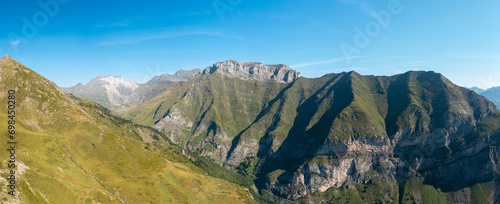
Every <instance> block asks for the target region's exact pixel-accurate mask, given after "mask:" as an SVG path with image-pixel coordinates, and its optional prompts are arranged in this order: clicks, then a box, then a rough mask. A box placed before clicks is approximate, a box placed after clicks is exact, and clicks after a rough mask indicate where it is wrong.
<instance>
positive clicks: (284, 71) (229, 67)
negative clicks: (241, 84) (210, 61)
mask: <svg viewBox="0 0 500 204" xmlns="http://www.w3.org/2000/svg"><path fill="white" fill-rule="evenodd" d="M215 72H217V73H220V74H222V75H224V76H232V77H238V78H240V79H244V80H260V81H268V80H272V81H277V82H282V83H290V82H293V81H295V80H296V79H298V78H299V77H300V73H298V72H296V71H295V70H292V69H290V67H288V66H286V65H282V64H279V65H263V64H262V63H259V62H236V61H234V60H228V61H225V62H218V63H215V64H214V65H212V66H211V67H207V68H206V69H205V70H203V72H202V74H204V75H208V74H212V73H215Z"/></svg>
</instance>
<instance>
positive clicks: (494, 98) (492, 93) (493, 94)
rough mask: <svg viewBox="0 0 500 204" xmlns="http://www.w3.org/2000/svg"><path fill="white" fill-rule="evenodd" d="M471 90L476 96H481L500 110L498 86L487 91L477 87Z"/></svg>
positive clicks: (499, 89)
mask: <svg viewBox="0 0 500 204" xmlns="http://www.w3.org/2000/svg"><path fill="white" fill-rule="evenodd" d="M470 89H471V90H473V91H475V92H476V93H478V94H481V95H483V96H485V97H486V98H488V99H489V100H490V101H491V102H493V103H494V104H495V105H496V106H497V108H500V86H499V87H492V88H489V89H486V90H484V89H480V88H478V87H472V88H470Z"/></svg>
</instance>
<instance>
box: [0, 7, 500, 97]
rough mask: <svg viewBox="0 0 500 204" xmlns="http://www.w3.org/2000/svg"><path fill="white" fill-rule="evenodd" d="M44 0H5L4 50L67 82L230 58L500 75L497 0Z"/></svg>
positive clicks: (493, 81)
mask: <svg viewBox="0 0 500 204" xmlns="http://www.w3.org/2000/svg"><path fill="white" fill-rule="evenodd" d="M39 2H42V3H44V4H45V5H50V6H48V7H47V6H40V5H39V4H38V3H37V1H28V0H19V1H6V2H3V5H2V7H1V8H0V19H1V22H2V26H0V55H2V56H3V55H6V54H9V55H10V56H12V57H13V58H14V59H16V60H18V61H20V62H21V63H23V64H25V65H26V66H28V67H29V68H31V69H33V70H35V71H36V72H38V73H40V74H42V75H43V76H45V77H47V78H48V79H49V80H52V81H54V82H56V83H57V84H58V85H59V86H72V85H75V84H76V83H78V82H81V83H87V82H88V81H90V80H91V79H92V78H94V77H96V76H97V75H106V74H110V75H121V76H123V77H125V78H130V79H133V80H135V81H137V82H145V81H147V80H148V79H150V78H152V77H153V76H155V75H160V74H163V73H174V72H175V71H177V70H179V69H193V68H201V69H203V68H205V67H207V66H210V65H212V64H213V63H215V62H218V61H225V60H228V59H234V60H237V61H257V62H263V63H265V64H287V65H289V66H291V67H292V68H293V69H295V70H297V71H300V72H301V73H302V75H303V76H305V77H319V76H322V75H324V74H326V73H338V72H342V71H350V70H355V71H357V72H359V73H361V74H370V75H393V74H398V73H402V72H405V71H408V70H433V71H436V72H440V73H442V74H444V75H445V76H446V77H448V78H449V79H450V80H452V81H453V82H455V83H457V84H459V85H461V86H469V87H470V86H478V87H481V88H488V87H492V86H500V69H499V66H500V37H499V36H500V35H499V34H500V22H499V20H500V12H498V11H500V1H498V0H482V1H470V0H442V1H430V0H418V1H417V0H380V1H376V2H373V1H367V0H313V1H298V0H287V1H281V0H276V1H263V0H208V1H194V0H183V1H177V0H176V1H172V0H163V1H142V2H138V1H129V0H122V1H112V2H111V1H95V0H87V1H81V0H78V1H77V0H40V1H39ZM47 8H48V9H47ZM377 19H378V20H377ZM32 28H35V29H32ZM35 31H36V32H35ZM360 36H361V37H360Z"/></svg>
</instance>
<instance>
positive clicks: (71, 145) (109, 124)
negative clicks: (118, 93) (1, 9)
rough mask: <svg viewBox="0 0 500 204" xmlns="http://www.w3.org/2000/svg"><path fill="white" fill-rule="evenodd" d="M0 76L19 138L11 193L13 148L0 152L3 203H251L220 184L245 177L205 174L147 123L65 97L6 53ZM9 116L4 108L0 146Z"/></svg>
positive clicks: (239, 189) (198, 162)
mask: <svg viewBox="0 0 500 204" xmlns="http://www.w3.org/2000/svg"><path fill="white" fill-rule="evenodd" d="M0 76H1V78H0V103H2V104H5V105H6V104H7V100H8V97H7V96H8V94H9V91H8V90H11V89H12V90H15V101H16V109H15V111H16V114H15V131H16V133H15V135H16V141H17V144H16V147H15V153H14V154H15V163H14V164H15V165H16V167H15V168H14V169H13V170H14V171H15V172H16V173H15V177H16V180H15V183H16V188H15V195H16V196H12V195H11V194H9V192H10V191H11V188H10V187H8V186H7V183H11V182H10V179H9V181H7V178H8V176H9V175H10V171H11V169H10V167H8V165H9V164H11V163H12V162H10V161H9V160H12V157H11V154H12V153H10V151H6V150H3V151H0V157H1V158H2V159H1V160H0V161H2V163H1V168H0V170H1V172H0V174H1V179H0V183H1V186H2V188H1V190H0V199H1V200H2V201H1V202H2V203H255V202H256V201H254V199H253V198H254V197H253V196H252V195H251V191H253V189H249V187H250V186H249V187H243V186H241V185H238V184H235V183H231V182H229V181H226V180H228V179H231V178H232V177H234V179H233V180H240V181H243V180H244V179H236V178H237V175H236V174H235V173H231V172H229V171H224V170H225V169H222V170H221V169H218V170H217V171H211V172H210V171H207V169H209V168H208V167H210V168H211V169H217V168H216V167H217V166H213V165H211V163H210V162H208V161H206V160H204V159H203V158H198V157H196V155H190V154H188V153H184V151H183V150H181V149H179V148H178V147H176V146H174V145H172V144H171V143H170V141H169V139H168V138H167V137H166V136H165V135H164V134H163V133H161V132H159V131H157V130H155V129H153V128H150V127H146V126H142V125H136V124H133V123H131V122H129V121H126V120H124V119H122V118H120V117H116V116H114V115H112V114H111V112H110V111H109V110H108V109H106V108H104V107H102V106H101V105H98V104H95V103H92V102H88V101H84V100H81V99H79V98H76V97H74V96H71V95H68V94H65V93H64V92H63V91H62V90H61V89H59V88H58V87H57V86H56V85H55V84H54V83H52V82H50V81H49V80H47V79H45V78H44V77H42V76H40V75H39V74H37V73H35V72H34V71H32V70H30V69H28V68H26V67H25V66H23V65H22V64H20V63H19V62H17V61H15V60H13V59H12V58H10V57H9V56H5V57H3V58H0ZM107 78H108V79H109V77H107ZM113 80H115V79H113ZM119 80H120V79H119V78H118V79H116V81H119ZM128 84H130V85H131V87H134V86H136V85H135V84H134V83H132V82H131V83H128ZM2 107H6V106H3V105H2ZM9 119H10V118H8V117H7V111H6V110H5V109H2V112H1V113H0V123H1V124H3V125H1V126H0V132H2V133H1V139H0V141H1V142H2V144H3V147H5V149H7V148H8V147H7V146H6V144H7V142H8V141H10V140H9V134H8V131H7V126H6V125H5V124H8V123H7V121H8V120H9ZM9 158H10V159H9ZM214 172H215V173H214ZM223 174H224V175H223ZM211 175H213V176H214V177H212V176H211ZM235 176H236V177H235ZM215 177H220V178H222V177H224V178H225V179H226V180H222V179H218V178H215ZM11 184H12V183H11ZM254 188H255V187H254Z"/></svg>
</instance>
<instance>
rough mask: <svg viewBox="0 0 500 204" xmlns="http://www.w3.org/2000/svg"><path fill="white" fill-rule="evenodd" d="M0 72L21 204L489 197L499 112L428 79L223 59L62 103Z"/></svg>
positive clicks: (17, 71)
mask: <svg viewBox="0 0 500 204" xmlns="http://www.w3.org/2000/svg"><path fill="white" fill-rule="evenodd" d="M0 65H1V66H2V73H0V74H1V76H2V79H1V80H3V81H2V86H3V87H2V89H1V90H7V89H8V86H7V85H9V86H11V87H18V90H22V91H19V93H20V94H19V98H20V99H19V100H20V101H23V102H21V105H20V107H21V108H22V111H24V112H22V113H21V114H20V118H19V120H20V124H21V125H20V126H21V127H23V128H25V129H26V130H23V131H24V133H25V134H32V135H33V136H32V137H30V139H25V140H23V141H20V144H24V145H26V147H24V148H23V149H26V151H25V152H23V153H20V154H21V155H20V156H19V157H20V158H21V159H20V160H21V161H22V162H23V165H25V166H26V167H27V168H25V169H27V170H25V171H24V172H23V174H22V175H21V179H22V182H24V183H26V184H25V186H24V187H23V190H24V191H25V192H26V193H24V191H23V193H24V194H23V195H26V197H23V198H22V199H38V200H41V201H44V200H45V201H47V202H49V201H60V200H57V199H60V198H58V196H57V195H54V194H53V193H51V192H52V191H50V190H51V189H54V188H58V187H59V188H63V187H61V186H64V187H65V190H64V191H63V192H67V193H66V194H68V195H69V196H68V198H69V197H70V196H73V197H71V198H72V199H74V200H79V201H81V202H84V201H85V202H86V201H87V200H88V201H91V200H92V198H93V197H96V198H99V199H102V200H101V202H107V201H116V202H131V203H134V202H139V200H140V199H145V201H146V200H147V201H149V202H170V201H171V200H175V202H188V203H198V202H201V203H213V202H221V201H222V202H229V203H240V202H278V203H291V202H298V203H327V202H330V203H496V202H499V201H500V199H499V198H500V186H499V185H498V184H499V178H500V177H499V173H500V171H499V169H500V166H499V162H500V155H499V153H498V152H497V149H498V148H497V147H498V145H499V140H500V111H499V110H498V109H497V108H496V107H495V105H494V104H493V103H492V102H490V101H489V100H488V99H486V98H485V97H484V96H481V95H479V94H477V93H475V92H474V91H471V90H468V89H465V88H463V87H459V86H457V85H455V84H453V83H452V82H451V81H449V80H448V79H447V78H446V77H444V76H443V75H441V74H439V73H435V72H423V71H410V72H406V73H403V74H399V75H395V76H365V75H360V74H358V73H356V72H343V73H338V74H327V75H325V76H322V77H319V78H305V77H301V76H300V73H298V72H296V71H295V70H292V69H290V67H288V66H286V65H282V64H279V65H264V64H262V63H257V62H237V61H234V60H228V61H225V62H219V63H215V64H214V65H212V66H209V67H207V68H205V69H204V70H194V71H191V72H189V73H187V74H186V75H184V76H185V77H184V78H183V79H182V80H181V79H172V78H171V77H168V75H167V77H161V76H159V77H155V78H153V79H152V80H151V81H149V82H146V83H145V84H137V83H132V82H131V81H129V80H126V79H123V78H121V77H110V76H106V77H98V78H100V79H105V80H103V81H106V83H97V82H93V81H97V79H94V80H92V81H91V82H89V83H88V84H87V85H80V86H79V85H77V86H75V87H72V88H71V90H70V91H69V89H65V91H67V92H68V93H72V94H64V93H63V92H62V91H61V89H59V88H57V87H56V86H55V84H53V83H51V82H49V81H48V80H46V79H45V78H43V77H41V76H39V75H38V74H36V73H34V72H33V71H31V70H29V69H28V68H26V67H24V66H22V65H21V64H20V63H18V62H16V61H14V60H12V59H10V57H4V58H3V59H2V61H1V63H0ZM110 78H113V79H110ZM115 81H119V82H116V83H115ZM84 86H89V87H90V86H94V88H93V91H94V92H93V93H87V92H86V91H85V90H86V89H85V88H82V87H84ZM106 87H111V88H110V89H109V90H116V91H107V90H108V89H107V88H106ZM134 87H135V88H134ZM99 91H101V93H99ZM103 92H105V94H103ZM116 93H118V94H116ZM113 94H115V95H113ZM5 95H6V93H5V92H0V97H2V103H4V102H5V99H4V98H5ZM83 95H86V96H88V98H87V100H90V101H93V102H97V103H102V105H103V106H104V105H106V106H109V107H110V108H112V109H114V111H115V114H113V113H112V112H111V111H109V110H108V109H106V108H105V107H103V106H101V105H98V104H95V103H93V102H87V101H84V100H82V99H79V98H77V97H82V98H83ZM103 96H105V97H103ZM103 98H104V99H103ZM106 99H107V100H106ZM111 99H112V100H111ZM99 100H101V101H99ZM104 103H108V104H104ZM116 114H118V116H117V115H116ZM3 118H6V117H3ZM2 128H3V127H2ZM25 137H26V138H27V137H28V136H25ZM32 138H34V139H32ZM87 152H90V153H87ZM2 154H3V155H2V156H4V158H7V152H2ZM35 158H41V159H35ZM23 160H24V161H23ZM144 161H147V162H144ZM58 167H60V168H61V169H63V171H61V172H65V174H63V175H64V176H55V173H54V172H58V171H57V170H58V169H57V168H58ZM66 169H69V170H71V171H69V170H66ZM176 170H177V171H176ZM141 171H146V172H147V173H146V172H144V173H140V172H141ZM47 175H48V176H47ZM190 178H194V179H190ZM219 178H222V179H219ZM51 179H52V180H51ZM45 180H48V181H50V182H52V183H54V184H53V185H52V184H51V185H48V186H47V185H42V183H43V182H42V181H45ZM53 180H54V181H53ZM73 180H75V182H73ZM243 181H244V182H243ZM248 181H249V182H248ZM92 182H93V183H92ZM35 184H38V185H35ZM99 184H101V185H99ZM215 184H217V185H215ZM200 185H201V186H200ZM73 186H76V187H73ZM144 188H148V189H152V190H151V191H149V190H148V191H139V190H137V191H134V189H144ZM28 189H29V190H28ZM41 189H42V190H41ZM85 189H87V191H85ZM94 189H95V190H94ZM227 189H232V190H229V191H227ZM255 191H257V192H258V193H255ZM30 192H31V193H30ZM99 192H101V194H99ZM189 192H197V193H194V194H193V193H189ZM32 194H33V195H32ZM28 195H29V196H28ZM5 197H7V196H5ZM7 199H9V198H7ZM105 199H107V200H105ZM169 199H171V200H169ZM30 201H31V200H30ZM63 201H64V200H63ZM141 201H142V200H141Z"/></svg>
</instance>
